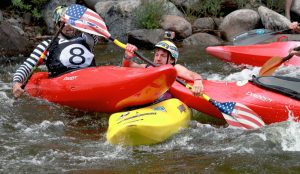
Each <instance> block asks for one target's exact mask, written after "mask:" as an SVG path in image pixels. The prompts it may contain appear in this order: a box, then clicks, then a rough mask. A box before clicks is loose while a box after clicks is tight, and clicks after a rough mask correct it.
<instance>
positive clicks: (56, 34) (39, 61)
mask: <svg viewBox="0 0 300 174" xmlns="http://www.w3.org/2000/svg"><path fill="white" fill-rule="evenodd" d="M64 26H65V23H62V24H61V26H60V27H59V29H58V30H57V32H56V33H55V35H54V36H53V38H52V40H51V42H50V43H49V45H48V46H47V48H46V49H45V51H44V52H42V54H41V55H40V57H39V60H38V62H37V63H36V64H35V66H34V67H33V69H32V71H31V72H30V74H29V76H27V78H26V79H25V81H24V82H23V84H22V85H21V88H22V89H24V88H25V86H26V85H27V83H28V81H29V79H30V77H31V76H32V74H33V72H34V71H35V69H36V68H37V67H38V66H39V65H40V64H42V63H43V60H44V59H45V57H46V55H47V53H48V50H49V48H50V47H51V46H52V45H53V43H54V40H55V39H56V38H57V37H58V35H59V33H60V32H61V31H62V29H63V28H64Z"/></svg>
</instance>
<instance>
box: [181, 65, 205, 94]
mask: <svg viewBox="0 0 300 174" xmlns="http://www.w3.org/2000/svg"><path fill="white" fill-rule="evenodd" d="M175 68H176V70H177V75H178V77H181V78H183V79H186V80H189V81H193V82H194V85H193V89H192V92H193V94H194V95H201V94H202V92H203V89H204V87H203V84H202V76H201V75H200V74H198V73H196V72H193V71H190V70H188V69H187V68H186V67H184V66H182V65H180V64H176V65H175Z"/></svg>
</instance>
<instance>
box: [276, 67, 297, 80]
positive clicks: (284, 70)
mask: <svg viewBox="0 0 300 174" xmlns="http://www.w3.org/2000/svg"><path fill="white" fill-rule="evenodd" d="M274 75H277V76H289V77H295V78H300V67H297V66H282V67H280V68H278V69H277V70H276V71H275V72H274Z"/></svg>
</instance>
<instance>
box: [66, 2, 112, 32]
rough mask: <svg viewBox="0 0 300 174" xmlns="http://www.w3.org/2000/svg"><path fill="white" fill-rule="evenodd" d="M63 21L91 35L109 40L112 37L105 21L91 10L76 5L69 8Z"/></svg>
mask: <svg viewBox="0 0 300 174" xmlns="http://www.w3.org/2000/svg"><path fill="white" fill-rule="evenodd" d="M61 18H62V21H63V22H65V23H67V24H68V25H71V26H72V27H74V28H76V29H78V30H80V31H83V32H87V33H90V34H94V35H98V36H103V37H105V38H109V37H110V36H111V35H110V33H109V32H108V30H107V27H106V25H105V22H104V21H103V19H102V18H101V17H100V16H99V15H98V14H97V13H96V12H94V11H92V10H91V9H88V8H86V7H84V6H81V5H78V4H74V5H71V6H70V7H68V10H67V11H66V14H65V15H63V16H62V17H61Z"/></svg>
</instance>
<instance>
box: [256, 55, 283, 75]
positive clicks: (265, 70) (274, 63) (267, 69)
mask: <svg viewBox="0 0 300 174" xmlns="http://www.w3.org/2000/svg"><path fill="white" fill-rule="evenodd" d="M282 61H283V59H282V58H281V57H279V56H275V57H272V58H271V59H269V60H268V61H267V62H266V63H265V64H264V65H263V66H262V67H261V69H260V71H259V76H270V75H272V74H273V73H274V72H275V70H276V69H277V68H278V67H279V66H280V65H281V64H282Z"/></svg>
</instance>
